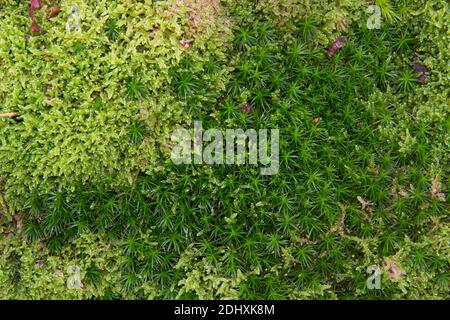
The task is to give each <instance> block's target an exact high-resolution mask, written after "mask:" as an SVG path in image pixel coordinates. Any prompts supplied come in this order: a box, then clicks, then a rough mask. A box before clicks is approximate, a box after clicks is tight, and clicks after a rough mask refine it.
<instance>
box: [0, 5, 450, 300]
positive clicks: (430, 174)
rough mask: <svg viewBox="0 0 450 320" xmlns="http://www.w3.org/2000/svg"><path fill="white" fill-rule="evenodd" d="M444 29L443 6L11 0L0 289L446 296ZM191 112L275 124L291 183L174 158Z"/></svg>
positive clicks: (4, 71)
mask: <svg viewBox="0 0 450 320" xmlns="http://www.w3.org/2000/svg"><path fill="white" fill-rule="evenodd" d="M369 7H370V8H372V9H373V10H372V11H371V10H370V9H369V10H368V8H369ZM377 9H379V12H380V16H379V18H380V21H379V22H380V24H379V26H376V27H372V23H374V21H372V20H373V19H374V18H377V15H376V14H377V12H376V10H377ZM448 21H449V12H448V4H447V2H446V1H441V0H433V1H424V0H420V1H408V0H395V1H394V0H391V1H388V0H374V1H372V2H366V1H356V0H340V1H337V0H336V1H313V0H277V1H275V0H260V1H253V0H240V1H235V0H225V1H219V0H212V1H211V0H208V1H207V0H178V1H175V0H169V1H152V0H143V1H138V0H128V1H125V0H123V1H121V0H116V1H106V0H100V1H93V0H92V1H91V0H89V1H81V0H80V1H79V0H60V1H25V0H17V1H16V0H3V1H1V2H0V114H1V115H2V116H1V117H0V219H1V220H0V233H1V235H0V298H3V299H13V298H14V299H222V298H227V299H448V298H449V295H448V292H449V291H448V284H449V280H450V275H449V273H448V270H449V253H450V251H449V242H448V240H449V205H448V198H449V195H448V189H449V188H448V187H449V185H450V179H449V169H450V167H449V163H450V162H449V160H450V159H449V158H450V157H449V155H450V153H449V146H450V145H449V144H450V135H449V132H450V118H449V110H450V108H449V103H448V98H449V73H448V71H449V67H448V62H449V54H450V50H449V49H450V48H449V41H448ZM375 22H376V21H375ZM193 121H201V122H202V124H203V127H204V128H205V129H208V128H220V129H221V130H226V129H233V128H242V129H244V130H246V129H255V130H258V129H272V128H276V129H279V130H280V146H279V162H280V163H279V170H278V172H277V174H275V175H272V176H264V175H262V174H261V172H260V168H259V167H258V166H256V165H240V166H238V165H226V164H225V165H207V164H184V165H176V164H174V163H173V161H172V160H171V157H170V152H171V148H172V147H173V146H172V145H171V141H170V136H171V134H172V132H173V131H174V130H175V129H177V128H181V127H186V128H189V127H190V126H191V125H192V122H193ZM371 268H375V269H377V270H379V272H380V277H381V278H380V286H379V287H377V288H370V287H368V277H369V276H370V275H371V273H368V269H369V270H372V269H371ZM72 280H74V281H75V282H73V283H72V285H69V284H70V283H71V282H70V281H72ZM74 284H75V285H74Z"/></svg>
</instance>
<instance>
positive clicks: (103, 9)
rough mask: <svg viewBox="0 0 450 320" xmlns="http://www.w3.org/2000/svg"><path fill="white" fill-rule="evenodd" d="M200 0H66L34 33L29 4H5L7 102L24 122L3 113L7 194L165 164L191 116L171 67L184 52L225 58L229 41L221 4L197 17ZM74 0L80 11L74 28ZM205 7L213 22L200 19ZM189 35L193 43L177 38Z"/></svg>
mask: <svg viewBox="0 0 450 320" xmlns="http://www.w3.org/2000/svg"><path fill="white" fill-rule="evenodd" d="M195 3H196V2H195V1H187V2H186V3H179V2H177V1H168V2H165V3H160V2H155V3H153V2H152V1H146V2H144V3H143V2H141V1H127V2H119V1H63V2H61V8H62V11H61V13H60V14H59V15H58V16H57V17H55V18H53V19H51V20H48V19H45V18H44V17H41V18H42V19H41V20H42V21H43V22H42V23H41V26H42V28H44V29H45V30H46V31H47V33H46V34H44V35H31V34H30V32H29V21H28V19H27V16H26V12H27V5H26V3H25V2H22V3H21V4H19V5H16V4H13V3H12V2H11V1H10V2H7V4H5V5H4V6H3V9H2V10H1V11H0V18H1V19H0V20H1V22H0V29H1V30H2V33H1V35H0V73H1V74H2V80H1V85H0V105H1V109H0V110H1V111H2V112H3V111H5V112H7V111H14V112H17V113H18V114H19V116H20V122H18V123H16V122H14V121H8V120H4V119H2V120H0V121H1V123H2V124H1V137H2V139H1V145H0V150H1V153H0V161H1V168H2V169H1V172H0V176H3V177H5V181H6V184H7V186H8V188H7V189H8V192H10V193H15V194H23V193H26V192H28V190H36V189H39V190H49V189H57V188H60V187H63V188H67V187H70V186H73V185H74V184H76V183H78V182H80V181H96V180H98V179H99V178H101V177H103V176H106V175H115V176H117V178H116V179H115V181H114V182H115V183H116V184H123V183H124V182H126V181H128V180H129V179H130V178H129V177H131V176H135V175H136V174H137V173H138V172H140V171H147V172H151V171H152V170H154V169H155V168H157V167H158V166H159V164H160V161H161V157H162V154H161V153H164V152H165V147H166V146H165V141H166V139H167V138H168V137H169V135H170V133H171V131H172V130H173V128H174V126H176V125H177V124H178V123H180V122H182V121H184V120H186V119H187V118H188V110H187V109H186V107H185V106H184V104H183V103H182V102H181V101H177V99H176V96H175V95H174V93H173V92H171V90H170V82H171V78H170V76H169V71H170V70H171V69H172V68H174V67H176V66H177V65H179V63H180V61H181V60H182V59H184V58H185V57H187V56H191V57H193V59H194V60H196V61H199V60H201V59H207V58H208V57H209V56H212V57H214V56H219V59H220V58H222V59H223V54H222V55H221V54H220V51H224V50H225V49H226V42H227V37H226V36H224V35H226V33H224V28H226V23H224V21H222V20H220V23H219V9H220V8H219V6H218V5H217V6H216V7H217V8H216V9H215V11H212V12H207V13H203V12H199V13H197V15H198V17H195V18H194V20H192V19H191V18H190V16H189V15H187V14H186V12H189V10H195V9H196V8H194V9H191V8H190V7H191V6H193V4H195ZM196 5H197V6H198V4H196ZM74 6H76V7H77V8H78V9H79V12H80V14H81V19H80V26H79V29H77V28H75V29H74V30H72V31H71V30H70V28H68V27H67V26H66V24H67V23H69V22H70V21H71V19H72V18H71V17H70V15H71V10H70V9H71V8H73V7H74ZM45 9H46V7H44V9H42V10H41V11H45ZM216 11H217V12H216ZM206 14H208V17H209V19H210V20H211V21H203V20H204V18H203V17H204V16H205V15H206ZM41 15H42V14H41ZM41 20H40V21H41ZM73 20H76V19H73ZM197 20H199V21H197ZM192 21H194V23H195V24H198V25H195V26H192V25H191V24H192V23H193V22H192ZM212 22H216V23H215V24H214V23H212ZM206 23H207V24H208V28H205V24H206ZM225 31H226V30H225ZM185 37H189V41H190V42H192V47H190V48H189V49H186V48H183V46H182V45H180V41H181V40H182V39H184V38H185ZM205 52H206V54H205ZM217 53H219V54H217ZM136 127H140V128H141V130H140V132H139V133H137V135H138V138H136V132H135V128H136ZM163 160H164V159H163Z"/></svg>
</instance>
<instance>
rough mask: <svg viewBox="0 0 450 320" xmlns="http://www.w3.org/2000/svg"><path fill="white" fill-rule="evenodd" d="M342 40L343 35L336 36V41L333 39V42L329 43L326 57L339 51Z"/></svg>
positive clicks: (342, 44)
mask: <svg viewBox="0 0 450 320" xmlns="http://www.w3.org/2000/svg"><path fill="white" fill-rule="evenodd" d="M344 42H345V38H344V36H340V37H339V38H337V39H336V41H334V42H333V44H332V45H331V47H330V49H328V51H327V53H326V56H327V57H328V58H331V57H332V56H334V55H335V54H336V53H337V52H338V51H339V49H341V48H342V47H343V46H344Z"/></svg>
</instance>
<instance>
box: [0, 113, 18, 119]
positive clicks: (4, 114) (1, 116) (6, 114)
mask: <svg viewBox="0 0 450 320" xmlns="http://www.w3.org/2000/svg"><path fill="white" fill-rule="evenodd" d="M17 116H18V114H17V113H15V112H11V113H0V118H15V117H17Z"/></svg>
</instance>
